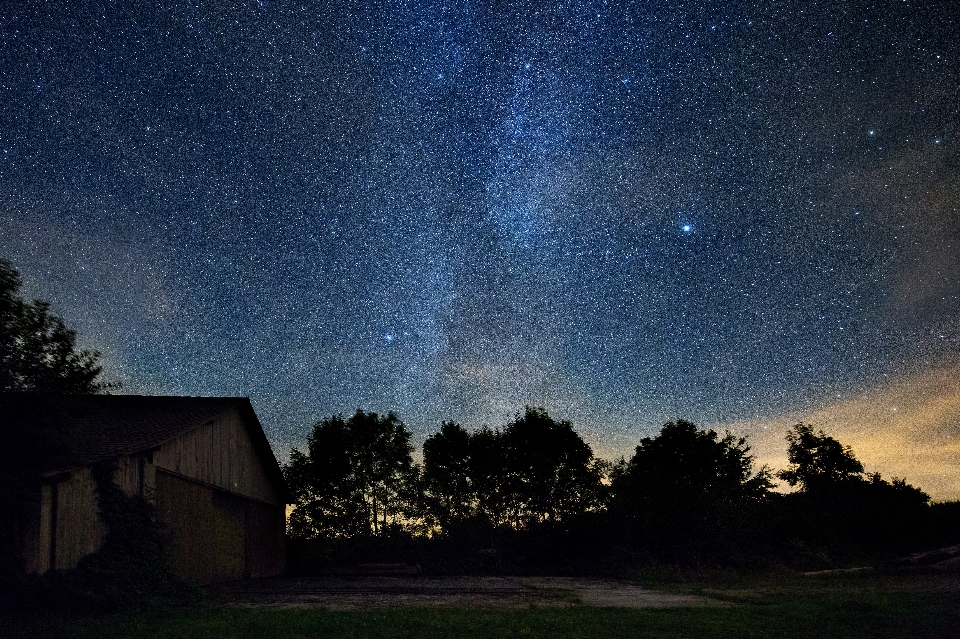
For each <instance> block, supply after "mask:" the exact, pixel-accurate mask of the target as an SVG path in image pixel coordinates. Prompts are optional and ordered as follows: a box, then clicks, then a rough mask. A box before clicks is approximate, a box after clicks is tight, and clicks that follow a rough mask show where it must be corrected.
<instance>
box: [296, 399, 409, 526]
mask: <svg viewBox="0 0 960 639" xmlns="http://www.w3.org/2000/svg"><path fill="white" fill-rule="evenodd" d="M412 450H413V448H412V446H411V445H410V432H409V431H408V430H407V429H406V427H405V426H404V425H403V422H401V421H400V420H399V419H398V418H397V416H396V415H395V414H394V413H392V412H391V413H389V414H387V415H385V416H381V415H377V414H376V413H372V412H371V413H365V412H363V411H361V410H358V411H357V412H356V413H354V415H353V416H351V417H350V418H349V419H346V420H345V419H344V418H343V416H342V415H335V416H333V417H329V418H327V419H324V420H322V421H320V422H317V423H316V424H315V425H314V427H313V431H312V433H311V434H310V436H309V438H308V440H307V453H306V454H304V453H302V452H301V451H299V450H298V449H296V448H294V449H293V450H292V451H291V452H290V463H289V464H288V465H287V466H286V467H284V475H285V477H286V479H287V483H288V485H289V487H290V490H291V493H292V496H293V498H294V503H295V507H294V509H293V512H292V513H291V515H290V531H291V534H293V535H295V536H298V537H307V538H316V537H352V536H361V535H370V534H373V535H379V534H383V533H384V532H386V531H387V529H389V528H390V527H391V526H393V525H398V524H399V522H401V521H402V520H403V519H404V515H405V512H406V511H407V510H408V509H410V508H411V507H412V504H411V503H410V499H409V493H410V487H411V485H412V484H415V483H416V482H415V480H416V469H415V467H414V466H413V459H412V457H411V454H410V453H411V452H412Z"/></svg>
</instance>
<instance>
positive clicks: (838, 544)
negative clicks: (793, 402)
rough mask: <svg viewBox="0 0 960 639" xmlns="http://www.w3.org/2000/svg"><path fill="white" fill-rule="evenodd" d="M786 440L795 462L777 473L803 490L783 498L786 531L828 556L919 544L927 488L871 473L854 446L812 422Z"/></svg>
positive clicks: (926, 510)
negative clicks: (842, 441)
mask: <svg viewBox="0 0 960 639" xmlns="http://www.w3.org/2000/svg"><path fill="white" fill-rule="evenodd" d="M787 443H788V447H787V459H788V460H789V462H790V467H789V468H788V469H787V470H782V471H780V472H779V473H777V476H778V477H780V478H781V479H783V480H785V481H786V482H787V483H788V484H790V485H791V486H796V487H799V491H798V492H796V493H793V494H790V495H786V497H785V498H784V507H785V510H784V514H785V516H786V521H788V522H789V523H788V525H786V526H785V529H786V530H785V534H784V536H786V537H792V538H794V539H795V540H800V541H801V542H803V543H804V544H806V545H807V546H808V547H814V548H818V549H820V551H821V553H820V554H821V555H822V556H823V557H826V558H830V557H833V558H842V557H843V556H844V555H846V554H848V553H850V552H851V551H853V552H860V551H862V550H864V549H870V550H873V551H892V550H895V551H897V552H906V551H908V550H910V549H912V548H915V547H916V545H917V544H918V543H919V541H920V540H921V539H922V537H923V535H924V534H925V532H924V527H925V526H926V525H927V521H928V518H929V501H930V497H929V496H928V495H927V494H926V493H924V492H923V491H922V490H920V489H918V488H915V487H913V486H911V485H909V484H907V482H906V480H904V479H896V478H895V479H893V481H892V482H888V481H886V480H885V479H883V478H882V477H881V476H880V474H879V473H872V474H869V475H868V474H866V473H865V472H864V467H863V464H862V463H860V461H859V460H858V459H857V458H856V457H855V456H854V454H853V450H852V449H851V448H850V447H849V446H844V445H843V444H841V443H840V442H839V441H837V440H836V439H834V438H833V437H830V436H828V435H827V434H826V433H824V432H823V430H819V431H814V429H813V427H812V426H809V425H805V424H797V425H796V426H794V427H793V428H792V429H791V430H790V431H789V432H788V433H787ZM828 564H829V562H826V563H823V565H828Z"/></svg>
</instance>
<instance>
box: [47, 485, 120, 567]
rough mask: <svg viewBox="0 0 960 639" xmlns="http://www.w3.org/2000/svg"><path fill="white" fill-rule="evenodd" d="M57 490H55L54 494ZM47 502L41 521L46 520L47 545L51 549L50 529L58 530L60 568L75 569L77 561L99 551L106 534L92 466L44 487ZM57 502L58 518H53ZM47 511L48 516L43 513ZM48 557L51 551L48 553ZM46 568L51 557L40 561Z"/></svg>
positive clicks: (58, 560)
mask: <svg viewBox="0 0 960 639" xmlns="http://www.w3.org/2000/svg"><path fill="white" fill-rule="evenodd" d="M54 493H56V494H55V495H54ZM43 498H44V503H43V504H42V505H41V522H43V520H44V519H46V522H45V523H46V530H47V534H46V537H47V538H46V539H45V540H44V539H42V540H41V544H42V545H43V542H44V541H45V542H46V544H45V546H44V547H45V548H47V549H49V543H50V533H49V531H50V530H51V529H54V530H55V541H54V543H55V544H56V547H55V549H54V556H55V558H56V566H54V567H55V568H56V569H58V570H65V569H68V568H76V566H77V562H78V561H80V560H81V559H82V558H84V557H86V556H87V555H89V554H90V553H92V552H96V551H97V550H98V549H99V548H100V546H101V545H103V540H104V536H105V531H104V528H103V524H102V523H101V522H100V514H99V509H98V507H97V494H96V482H95V481H94V479H93V472H92V471H91V470H90V469H89V468H81V469H79V470H75V471H73V472H71V473H70V476H69V478H67V479H66V480H65V481H61V482H59V483H57V484H56V486H53V485H49V486H44V490H43ZM54 501H55V503H56V521H55V522H52V521H50V517H51V516H52V511H53V502H54ZM44 511H47V516H46V517H44V516H43V513H44ZM46 554H47V556H48V557H49V551H48V553H46ZM41 561H42V563H41V565H44V564H45V566H44V568H46V567H49V559H47V560H46V561H43V560H41Z"/></svg>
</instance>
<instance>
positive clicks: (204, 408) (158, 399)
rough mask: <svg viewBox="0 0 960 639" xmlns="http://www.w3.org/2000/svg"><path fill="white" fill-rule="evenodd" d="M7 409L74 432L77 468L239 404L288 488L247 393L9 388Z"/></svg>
mask: <svg viewBox="0 0 960 639" xmlns="http://www.w3.org/2000/svg"><path fill="white" fill-rule="evenodd" d="M2 408H3V412H5V413H6V414H7V415H6V417H7V418H10V416H11V415H18V416H20V421H23V422H24V423H25V424H26V423H27V422H33V421H35V420H37V419H40V420H43V421H44V422H47V423H50V422H51V421H53V422H55V423H56V425H57V427H58V428H59V429H61V430H62V431H65V432H68V433H69V436H70V440H71V441H70V444H71V445H70V449H71V450H70V454H69V460H70V461H69V464H68V466H71V467H78V466H89V465H91V464H95V463H97V462H101V461H108V460H111V459H117V458H119V457H123V456H124V455H131V454H134V453H139V452H142V451H146V450H150V449H153V448H157V447H158V446H160V445H161V444H163V443H164V442H166V441H168V440H170V439H173V438H174V437H177V436H178V435H180V434H182V433H185V432H187V431H189V430H192V429H194V428H196V427H198V426H202V425H203V424H206V423H208V422H210V421H211V420H212V419H214V418H215V417H217V416H218V415H220V414H221V413H223V412H224V411H225V410H227V409H229V408H237V409H238V410H239V411H240V412H241V413H242V414H243V415H244V416H245V418H246V420H245V421H246V423H247V427H248V432H249V434H250V438H251V440H252V441H253V445H254V447H255V448H256V450H257V452H258V454H259V455H260V457H261V458H262V459H263V461H264V465H265V466H266V468H267V472H268V474H269V475H270V476H271V478H272V479H274V481H275V482H277V483H278V485H279V486H282V487H284V488H285V482H284V480H283V474H282V473H281V471H280V467H279V465H278V464H277V460H276V457H275V456H274V455H273V450H272V449H271V448H270V443H269V442H268V441H267V438H266V435H264V433H263V428H262V426H261V425H260V420H259V419H258V418H257V415H256V413H255V412H254V410H253V406H252V405H251V404H250V400H249V399H248V398H246V397H177V396H164V395H50V394H43V393H4V394H2ZM16 420H17V418H14V421H16ZM59 465H60V464H58V466H59ZM60 469H61V468H56V469H53V468H51V469H50V470H60ZM63 469H64V470H65V469H66V468H63Z"/></svg>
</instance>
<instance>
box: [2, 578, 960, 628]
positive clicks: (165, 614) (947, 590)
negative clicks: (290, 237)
mask: <svg viewBox="0 0 960 639" xmlns="http://www.w3.org/2000/svg"><path fill="white" fill-rule="evenodd" d="M661 587H663V588H666V589H668V590H673V591H677V592H686V593H691V594H702V595H707V596H710V597H713V598H716V599H720V600H723V601H726V602H729V603H730V604H733V605H729V606H726V607H707V608H665V609H654V608H648V609H632V610H627V609H617V608H591V607H587V606H578V605H573V606H568V607H550V606H544V607H530V608H523V609H516V608H509V609H499V610H498V609H481V610H471V609H464V608H445V607H436V608H371V609H365V610H276V609H269V610H263V609H236V608H223V607H213V606H202V605H201V606H198V607H194V608H183V609H166V610H161V609H157V610H151V611H146V612H140V613H136V614H134V613H126V614H118V615H108V616H101V617H85V618H79V619H60V618H53V617H44V618H38V617H34V618H19V619H2V620H0V637H4V638H7V637H10V638H11V639H12V638H15V637H77V638H90V639H111V638H114V637H118V638H119V637H137V638H142V639H147V638H154V637H156V638H161V637H163V638H188V637H250V638H255V639H268V638H273V637H277V638H299V637H337V638H338V639H340V638H344V639H346V638H352V637H377V638H380V637H382V638H394V637H396V638H400V637H403V638H419V637H458V638H461V637H462V638H473V637H497V638H500V637H549V638H558V639H559V638H567V637H603V638H609V639H614V638H619V637H624V638H627V637H629V638H630V639H639V638H644V637H695V638H696V639H710V638H713V637H717V638H719V637H724V638H729V637H778V638H779V637H783V638H789V637H803V638H810V637H824V638H834V637H836V638H843V637H857V638H860V637H891V638H893V637H897V638H901V637H937V638H944V639H947V638H950V639H956V638H957V637H960V576H958V575H942V574H941V575H881V574H854V575H850V574H848V575H829V576H821V577H804V576H799V575H790V576H781V577H778V578H769V577H767V578H754V579H742V578H741V579H732V580H723V579H717V578H712V579H708V580H701V581H686V582H674V583H669V584H661Z"/></svg>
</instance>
